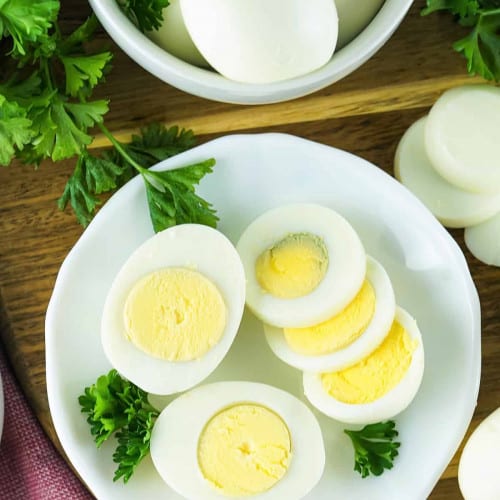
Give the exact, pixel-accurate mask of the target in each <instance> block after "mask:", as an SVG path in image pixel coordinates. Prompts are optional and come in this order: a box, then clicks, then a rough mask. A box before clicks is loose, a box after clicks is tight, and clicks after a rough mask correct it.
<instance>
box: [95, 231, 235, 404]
mask: <svg viewBox="0 0 500 500" xmlns="http://www.w3.org/2000/svg"><path fill="white" fill-rule="evenodd" d="M244 305H245V275H244V271H243V266H242V263H241V260H240V258H239V255H238V253H237V252H236V249H235V248H234V246H233V244H232V243H231V242H230V241H229V240H228V239H227V238H226V237H225V236H224V235H223V234H222V233H220V232H219V231H217V230H215V229H213V228H211V227H207V226H203V225H199V224H183V225H180V226H174V227H171V228H169V229H166V230H164V231H162V232H159V233H157V234H156V235H154V236H153V237H151V238H150V239H148V240H147V241H146V242H145V243H143V244H142V245H141V246H140V247H139V248H137V249H136V250H135V252H134V253H132V255H131V256H130V257H129V258H128V259H127V261H126V262H125V263H124V264H123V266H122V267H121V269H120V271H119V272H118V274H117V276H116V277H115V279H114V281H113V283H112V285H111V288H110V290H109V292H108V295H107V298H106V301H105V304H104V310H103V315H102V321H101V341H102V345H103V348H104V352H105V354H106V356H107V358H108V360H109V361H110V363H111V365H112V366H113V367H114V368H115V369H116V370H117V371H118V372H120V373H121V374H122V375H123V376H124V377H126V378H127V379H128V380H130V381H131V382H133V383H134V384H136V385H137V386H139V387H140V388H141V389H143V390H145V391H146V392H149V393H152V394H162V395H166V394H173V393H176V392H180V391H183V390H186V389H189V388H191V387H193V386H194V385H196V384H198V383H199V382H201V381H202V380H203V379H205V378H206V377H207V376H208V375H209V374H210V373H211V372H212V371H213V370H215V368H216V367H217V365H218V364H219V363H220V362H221V361H222V359H223V358H224V356H225V354H226V353H227V351H228V350H229V348H230V347H231V344H232V342H233V340H234V337H235V336H236V333H237V331H238V328H239V325H240V322H241V317H242V314H243V309H244Z"/></svg>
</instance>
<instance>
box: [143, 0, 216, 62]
mask: <svg viewBox="0 0 500 500" xmlns="http://www.w3.org/2000/svg"><path fill="white" fill-rule="evenodd" d="M162 15H163V22H162V24H161V26H160V28H159V29H157V30H153V31H149V32H148V33H147V35H148V37H149V38H150V39H151V40H153V42H155V43H156V44H157V45H159V46H160V47H161V48H163V49H165V50H166V51H167V52H169V53H170V54H172V55H173V56H175V57H178V58H179V59H182V60H183V61H185V62H188V63H191V64H194V65H195V66H200V67H208V66H209V64H208V63H207V61H206V60H205V58H204V57H203V56H202V55H201V54H200V51H199V50H198V49H197V48H196V45H195V44H194V43H193V40H191V37H190V36H189V33H188V30H187V29H186V25H185V23H184V19H183V17H182V11H181V4H180V0H170V3H169V5H168V7H165V8H164V9H163V11H162Z"/></svg>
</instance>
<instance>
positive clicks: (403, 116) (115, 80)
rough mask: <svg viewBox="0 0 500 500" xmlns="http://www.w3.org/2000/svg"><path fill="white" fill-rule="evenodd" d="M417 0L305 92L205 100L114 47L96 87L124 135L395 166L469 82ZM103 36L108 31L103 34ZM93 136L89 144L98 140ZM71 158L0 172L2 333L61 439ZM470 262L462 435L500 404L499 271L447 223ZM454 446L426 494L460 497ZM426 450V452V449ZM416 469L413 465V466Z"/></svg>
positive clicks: (31, 395) (75, 0) (452, 32)
mask: <svg viewBox="0 0 500 500" xmlns="http://www.w3.org/2000/svg"><path fill="white" fill-rule="evenodd" d="M62 3H63V12H62V19H64V23H63V25H64V26H66V27H67V28H68V29H69V28H71V27H74V26H76V25H78V24H79V23H80V22H81V21H82V20H83V19H85V17H86V16H87V15H88V14H89V12H90V8H89V7H88V5H87V3H86V2H85V1H84V0H67V1H65V2H62ZM422 6H423V1H422V0H417V1H416V2H415V4H414V6H413V7H412V9H411V11H410V13H409V14H408V16H407V17H406V19H405V20H404V21H403V23H402V25H401V26H400V28H399V29H398V31H397V32H396V33H395V34H394V36H393V37H392V38H391V40H390V41H389V42H388V43H387V44H386V45H385V46H384V47H383V48H382V49H381V50H380V51H379V52H378V53H377V54H376V55H375V56H374V57H373V58H372V59H371V60H370V61H369V62H367V63H366V64H365V65H364V66H363V67H362V68H360V69H358V70H357V71H355V72H354V73H353V74H351V75H350V76H349V77H347V78H345V79H344V80H342V81H341V82H338V83H336V84H334V85H332V86H330V87H328V88H326V89H324V90H321V91H319V92H316V93H315V94H313V95H311V96H307V97H304V98H301V99H297V100H295V101H292V102H287V103H281V104H273V105H265V106H259V107H245V106H237V105H231V104H222V103H217V102H210V101H206V100H203V99H200V98H197V97H193V96H190V95H187V94H185V93H183V92H181V91H179V90H177V89H174V88H172V87H170V86H168V85H166V84H164V83H162V82H160V81H159V80H157V79H155V78H154V77H152V76H151V75H149V74H148V73H146V72H145V71H143V70H142V69H141V68H140V67H139V66H137V65H136V64H135V63H134V62H133V61H131V60H130V59H129V58H128V57H127V56H126V55H125V54H123V52H121V51H120V50H119V49H118V48H117V47H115V46H113V45H112V44H111V47H112V50H113V51H114V53H115V60H114V69H113V71H112V73H111V74H110V75H109V77H108V79H107V82H106V83H105V84H104V85H102V86H101V87H100V89H99V91H98V95H99V96H101V97H106V98H109V99H111V111H110V113H109V115H108V116H107V119H106V124H107V126H108V127H109V128H110V129H111V130H112V131H114V132H115V133H116V134H117V135H118V136H119V137H126V136H129V135H130V133H131V131H133V130H134V129H136V128H138V127H140V126H141V125H144V124H146V123H148V122H151V121H162V122H164V123H166V124H179V125H181V126H185V127H188V128H192V129H193V130H194V131H195V133H196V134H197V135H198V139H199V143H202V142H205V141H207V140H210V139H212V138H214V137H220V136H221V135H223V134H226V133H232V132H270V131H275V132H286V133H290V134H295V135H298V136H301V137H305V138H308V139H311V140H314V141H318V142H321V143H324V144H329V145H332V146H336V147H339V148H342V149H345V150H348V151H350V152H352V153H354V154H356V155H359V156H361V157H363V158H366V159H367V160H369V161H371V162H373V163H374V164H376V165H378V166H379V167H380V168H382V169H383V170H385V171H386V172H389V173H392V166H393V157H394V151H395V148H396V145H397V143H398V140H399V139H400V137H401V135H402V134H403V133H404V131H405V130H406V128H407V127H408V126H409V125H410V124H411V123H412V122H414V121H415V120H416V119H417V118H419V117H421V116H422V115H424V114H425V113H427V111H428V109H429V107H430V106H431V105H432V103H433V102H434V101H435V99H436V98H437V97H438V96H439V95H440V93H441V92H443V91H444V90H445V89H447V88H450V87H453V86H456V85H460V84H462V83H464V82H468V81H471V79H470V78H469V77H468V76H467V75H466V71H465V65H464V61H463V60H462V58H461V57H460V56H458V55H457V54H456V53H454V52H453V51H452V49H451V44H452V42H453V41H454V40H456V39H457V38H459V37H461V36H462V33H463V31H462V29H461V28H460V27H459V26H457V25H455V24H454V23H453V21H452V19H451V18H450V17H449V16H447V15H433V16H429V17H426V18H422V17H420V15H419V12H420V9H421V8H422ZM101 38H102V39H103V40H106V41H107V42H108V43H109V39H108V38H107V36H106V35H105V34H104V33H103V34H102V35H101ZM105 145H106V142H105V140H104V139H103V138H102V137H100V136H97V137H96V141H95V143H94V146H95V147H102V146H105ZM73 166H74V161H73V160H69V161H64V162H60V163H58V164H52V163H50V162H45V163H44V164H42V165H41V167H40V168H39V169H38V170H34V169H33V168H32V167H30V166H25V165H21V164H18V163H14V164H12V165H11V166H10V167H7V168H2V169H0V200H1V203H0V332H1V337H2V341H3V344H4V346H5V348H6V350H7V353H8V355H9V358H10V360H11V362H12V365H13V366H14V368H15V371H16V374H17V377H18V379H19V380H20V382H21V384H22V387H23V390H24V392H25V394H26V396H27V398H28V400H29V402H30V404H31V405H32V407H33V409H34V411H35V412H36V415H37V416H38V418H39V420H40V422H41V424H42V426H43V428H44V429H45V431H46V432H47V434H48V435H49V437H50V438H51V439H52V440H53V441H54V442H55V443H56V445H57V446H58V443H57V437H56V434H55V431H54V428H53V425H52V422H51V418H50V414H49V409H48V404H47V393H46V385H45V357H44V316H45V311H46V307H47V303H48V300H49V297H50V294H51V291H52V287H53V284H54V280H55V277H56V274H57V271H58V269H59V266H60V264H61V262H62V261H63V259H64V257H65V256H66V254H67V252H68V251H69V250H70V248H71V247H72V245H73V244H74V243H75V242H76V240H77V239H78V237H79V236H80V234H81V232H82V229H81V227H80V226H79V225H78V224H77V223H76V221H75V219H74V217H73V215H72V214H71V213H70V212H69V211H68V212H66V213H62V212H60V211H59V210H58V209H57V207H56V200H57V198H58V197H59V196H60V194H61V192H62V190H63V187H64V184H65V182H66V180H67V178H68V176H69V175H70V173H71V171H72V169H73ZM451 234H452V236H453V237H454V238H455V239H456V241H457V242H458V244H459V245H460V247H461V248H462V250H463V251H464V254H465V256H466V258H467V262H468V264H469V267H470V271H471V274H472V276H473V278H474V281H475V283H476V286H477V288H478V291H479V295H480V300H481V309H482V318H483V319H482V325H483V326H482V377H481V388H480V393H479V400H478V405H477V408H476V411H475V414H474V418H473V421H472V423H471V425H470V428H469V431H468V434H467V435H469V434H470V432H471V431H472V430H473V429H474V428H475V427H476V426H477V425H478V423H479V422H480V421H481V420H482V419H483V418H484V417H485V416H486V415H488V414H489V413H490V412H491V411H493V410H494V409H496V408H497V407H498V406H500V361H499V359H500V358H499V357H500V306H499V298H500V268H493V267H488V266H486V265H483V264H481V263H480V262H478V261H477V260H476V259H474V258H473V257H472V255H471V254H470V253H469V252H468V250H467V249H466V247H465V245H464V242H463V231H462V230H454V231H451ZM459 452H460V449H459V451H458V452H457V454H456V455H455V457H454V458H453V460H452V461H451V463H450V464H449V466H448V467H447V469H446V470H445V471H444V473H443V475H442V478H441V479H440V481H439V482H438V483H437V485H436V487H435V489H434V491H433V493H432V496H431V498H433V499H443V500H444V499H448V500H449V499H455V498H461V496H460V493H459V490H458V484H457V480H456V476H457V464H458V457H459ZM429 453H432V450H429ZM415 474H418V471H415Z"/></svg>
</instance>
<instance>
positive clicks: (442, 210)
mask: <svg viewBox="0 0 500 500" xmlns="http://www.w3.org/2000/svg"><path fill="white" fill-rule="evenodd" d="M426 123H427V118H426V117H424V118H421V119H420V120H418V121H417V122H415V123H414V124H413V125H412V126H411V127H410V128H409V129H408V130H407V131H406V132H405V134H404V135H403V137H402V138H401V141H400V142H399V145H398V148H397V150H396V156H395V159H394V173H395V175H396V177H397V178H398V179H399V180H400V181H401V182H402V183H403V184H404V185H405V186H406V187H407V188H408V189H409V190H410V191H412V192H413V193H414V194H415V195H416V196H418V197H419V198H420V200H422V201H423V203H424V204H425V205H426V207H427V208H428V209H429V210H430V211H431V212H432V213H433V214H434V215H435V216H436V217H437V218H438V219H439V221H440V222H441V223H442V224H444V225H445V226H447V227H467V226H471V225H474V224H478V223H480V222H482V221H484V220H486V219H488V218H489V217H491V216H492V215H494V214H496V213H497V212H500V188H499V192H498V193H496V194H484V193H472V192H470V191H464V190H463V189H460V188H458V187H456V186H454V185H453V184H450V183H449V182H448V181H447V180H446V179H444V178H443V177H441V176H440V175H439V174H438V173H437V171H436V170H435V168H434V166H433V165H432V163H431V161H430V159H429V156H428V154H427V152H426V150H425V145H424V137H425V127H426Z"/></svg>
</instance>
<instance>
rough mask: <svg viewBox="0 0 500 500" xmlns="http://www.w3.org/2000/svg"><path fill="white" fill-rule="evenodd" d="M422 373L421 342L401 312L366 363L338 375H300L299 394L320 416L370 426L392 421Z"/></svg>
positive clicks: (413, 392)
mask: <svg viewBox="0 0 500 500" xmlns="http://www.w3.org/2000/svg"><path fill="white" fill-rule="evenodd" d="M423 371H424V349H423V344H422V336H421V334H420V330H419V329H418V326H417V323H416V321H415V320H414V319H413V318H412V317H411V316H410V315H409V314H408V313H407V312H406V311H405V310H404V309H402V308H400V307H398V308H397V310H396V317H395V320H394V322H393V324H392V326H391V329H390V331H389V333H388V334H387V336H386V337H385V339H384V340H383V341H382V343H381V344H380V345H379V346H378V347H377V348H376V349H375V350H374V351H373V352H372V353H371V354H369V355H368V356H367V357H366V358H364V359H362V360H361V361H359V362H358V363H356V364H355V365H352V366H350V367H348V368H345V369H343V370H339V371H332V372H323V373H304V376H303V382H304V393H305V395H306V397H307V399H308V400H309V401H310V402H311V404H312V405H313V406H315V407H316V408H317V409H318V410H319V411H321V412H323V413H324V414H326V415H328V416H329V417H332V418H334V419H336V420H339V421H341V422H346V423H351V424H369V423H375V422H379V421H380V420H385V419H388V418H392V417H394V416H395V415H397V414H398V413H400V412H402V411H403V410H404V409H405V408H406V407H407V406H408V405H409V404H410V403H411V401H412V400H413V398H414V397H415V395H416V393H417V391H418V388H419V387H420V383H421V381H422V376H423Z"/></svg>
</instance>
